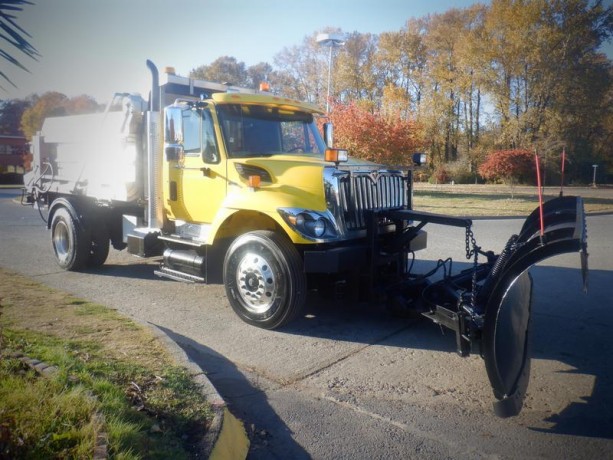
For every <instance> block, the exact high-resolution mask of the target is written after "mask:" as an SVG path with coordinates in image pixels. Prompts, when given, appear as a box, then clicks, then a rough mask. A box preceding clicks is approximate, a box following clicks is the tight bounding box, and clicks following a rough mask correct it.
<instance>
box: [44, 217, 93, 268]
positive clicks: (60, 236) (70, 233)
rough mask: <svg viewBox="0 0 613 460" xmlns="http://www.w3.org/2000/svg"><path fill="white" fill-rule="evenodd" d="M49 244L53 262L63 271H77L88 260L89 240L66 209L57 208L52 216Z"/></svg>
mask: <svg viewBox="0 0 613 460" xmlns="http://www.w3.org/2000/svg"><path fill="white" fill-rule="evenodd" d="M51 244H52V246H53V252H54V253H55V260H56V262H57V263H58V265H59V266H60V267H62V268H63V269H64V270H69V271H76V270H79V269H81V268H83V267H84V266H85V264H86V262H87V261H88V259H89V256H90V246H91V238H90V237H89V235H88V234H87V232H86V231H85V230H83V229H82V228H81V227H80V226H79V225H78V224H77V222H76V221H75V219H74V218H73V217H72V215H71V214H70V212H68V210H67V209H66V208H59V209H58V210H57V211H56V212H55V214H53V220H52V221H51Z"/></svg>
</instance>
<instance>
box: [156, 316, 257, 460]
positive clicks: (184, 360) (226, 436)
mask: <svg viewBox="0 0 613 460" xmlns="http://www.w3.org/2000/svg"><path fill="white" fill-rule="evenodd" d="M147 326H149V328H150V329H151V331H153V333H154V334H155V335H156V336H157V338H158V339H159V340H160V341H161V342H163V343H164V345H165V347H166V349H167V350H168V351H169V352H170V354H171V355H172V356H173V358H174V359H175V360H177V361H178V362H179V363H180V364H181V365H182V366H184V367H185V368H187V370H188V371H189V372H190V373H191V374H192V378H193V379H194V381H195V382H196V383H197V384H198V385H199V386H200V388H201V392H202V394H203V395H204V396H205V397H206V399H207V401H208V402H209V404H210V405H211V409H212V410H213V414H214V416H213V421H212V422H211V425H210V427H209V429H208V430H207V433H206V434H205V436H204V439H203V440H202V445H201V451H202V453H203V455H204V457H205V458H208V459H210V460H234V459H237V460H238V459H244V458H246V457H247V453H248V451H249V445H250V442H249V438H248V436H247V432H246V431H245V427H244V425H243V422H242V421H240V420H239V419H237V418H236V417H235V416H234V415H233V414H232V413H231V412H230V410H229V409H228V406H227V404H226V402H225V400H224V399H223V398H222V397H221V395H220V394H219V392H218V391H217V390H216V389H215V387H214V386H213V384H212V383H211V381H210V380H209V379H208V378H207V377H206V375H205V373H204V371H203V370H202V368H201V367H200V366H198V364H196V363H195V362H194V361H192V360H191V358H190V357H189V356H188V355H187V353H185V351H184V350H183V349H182V348H181V347H180V346H179V345H178V344H177V343H176V342H175V341H174V340H172V339H171V338H170V337H168V335H167V334H165V333H164V331H162V330H161V329H160V328H159V327H157V326H156V325H155V324H151V323H147Z"/></svg>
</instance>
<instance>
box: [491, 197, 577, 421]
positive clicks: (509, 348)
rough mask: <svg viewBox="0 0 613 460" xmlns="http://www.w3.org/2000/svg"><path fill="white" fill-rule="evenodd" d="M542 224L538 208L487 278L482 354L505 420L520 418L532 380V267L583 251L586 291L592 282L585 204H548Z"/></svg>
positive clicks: (559, 200)
mask: <svg viewBox="0 0 613 460" xmlns="http://www.w3.org/2000/svg"><path fill="white" fill-rule="evenodd" d="M542 211H543V225H541V219H540V217H539V216H540V210H539V209H538V208H537V209H536V210H535V211H534V212H533V213H532V214H531V215H530V216H529V217H528V218H527V219H526V221H525V223H524V225H523V227H522V229H521V232H520V234H519V235H518V236H517V237H516V238H513V240H512V244H510V246H509V247H508V253H507V254H506V255H505V257H504V260H503V261H502V260H501V263H500V266H498V267H496V269H495V270H494V271H495V275H494V279H492V280H488V282H486V283H485V284H484V286H485V285H487V289H486V290H487V292H482V293H481V294H482V296H483V297H482V298H486V299H487V301H486V302H485V305H486V307H485V322H484V326H483V331H482V332H483V336H482V356H483V358H484V360H485V367H486V370H487V375H488V377H489V380H490V383H491V385H492V389H493V391H494V396H495V397H496V399H497V400H498V401H497V402H495V403H494V412H495V413H496V415H498V416H500V417H511V416H514V415H517V414H519V412H520V411H521V408H522V405H523V400H524V397H525V394H526V388H527V387H528V381H529V377H530V323H531V320H530V315H531V304H532V278H531V277H530V275H529V273H528V270H529V268H530V267H531V266H532V265H534V264H536V263H538V262H540V261H542V260H544V259H547V258H549V257H553V256H556V255H559V254H563V253H568V252H581V268H582V274H583V280H584V287H585V286H586V284H587V241H586V226H585V217H584V212H583V201H582V200H581V198H578V197H564V198H556V199H553V200H551V201H548V202H547V203H545V205H544V206H543V210H542Z"/></svg>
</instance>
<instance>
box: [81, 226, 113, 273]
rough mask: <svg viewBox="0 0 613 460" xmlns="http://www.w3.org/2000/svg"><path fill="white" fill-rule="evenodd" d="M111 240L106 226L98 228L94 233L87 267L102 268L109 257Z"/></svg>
mask: <svg viewBox="0 0 613 460" xmlns="http://www.w3.org/2000/svg"><path fill="white" fill-rule="evenodd" d="M109 248H110V238H109V235H108V233H107V231H106V228H105V227H104V225H101V226H100V227H97V229H96V230H94V231H93V232H92V237H91V246H90V248H89V257H88V258H87V266H88V267H91V268H97V267H101V266H102V265H103V264H104V262H106V258H107V257H108V256H109Z"/></svg>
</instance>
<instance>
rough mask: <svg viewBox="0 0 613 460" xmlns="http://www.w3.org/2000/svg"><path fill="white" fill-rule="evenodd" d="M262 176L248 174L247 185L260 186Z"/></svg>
mask: <svg viewBox="0 0 613 460" xmlns="http://www.w3.org/2000/svg"><path fill="white" fill-rule="evenodd" d="M261 182H262V178H261V177H260V176H249V187H251V188H260V183H261Z"/></svg>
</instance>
